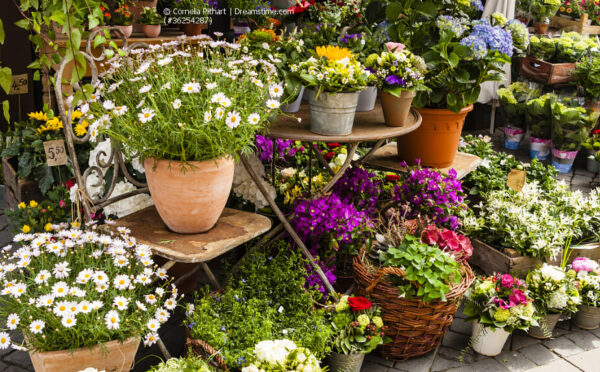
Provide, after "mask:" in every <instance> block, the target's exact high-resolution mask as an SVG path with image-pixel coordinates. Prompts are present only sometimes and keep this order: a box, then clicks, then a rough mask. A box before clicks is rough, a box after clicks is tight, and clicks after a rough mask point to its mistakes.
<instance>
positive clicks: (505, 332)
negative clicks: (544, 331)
mask: <svg viewBox="0 0 600 372" xmlns="http://www.w3.org/2000/svg"><path fill="white" fill-rule="evenodd" d="M465 298H466V304H465V310H464V313H465V315H467V320H469V321H474V322H475V323H474V325H473V334H472V336H471V343H472V347H473V350H475V351H476V352H478V353H480V354H483V355H487V356H495V355H498V354H500V353H501V352H502V348H503V347H504V343H506V340H507V339H508V336H509V335H510V334H511V333H512V332H513V331H514V330H516V329H520V330H524V331H526V330H528V329H529V327H531V326H536V325H538V322H537V319H538V316H537V314H536V311H535V306H534V305H533V300H532V298H531V297H530V294H529V292H528V290H527V286H526V285H525V283H523V281H521V280H520V279H518V278H515V277H513V276H511V275H509V274H496V275H494V276H489V277H478V278H477V279H476V280H475V283H473V285H472V286H471V288H469V290H468V291H467V293H466V295H465Z"/></svg>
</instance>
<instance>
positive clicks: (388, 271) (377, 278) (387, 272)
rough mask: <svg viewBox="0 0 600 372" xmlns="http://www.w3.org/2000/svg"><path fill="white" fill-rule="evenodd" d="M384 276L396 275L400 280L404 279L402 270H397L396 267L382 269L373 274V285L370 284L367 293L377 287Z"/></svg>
mask: <svg viewBox="0 0 600 372" xmlns="http://www.w3.org/2000/svg"><path fill="white" fill-rule="evenodd" d="M386 275H397V276H400V277H402V278H405V277H406V276H405V275H404V270H402V269H399V268H397V267H382V268H381V269H379V270H378V271H377V273H376V274H375V280H373V283H371V285H370V286H368V287H367V289H366V290H367V293H371V291H372V290H373V289H374V288H375V287H376V286H377V284H379V282H380V281H381V279H383V277H384V276H386Z"/></svg>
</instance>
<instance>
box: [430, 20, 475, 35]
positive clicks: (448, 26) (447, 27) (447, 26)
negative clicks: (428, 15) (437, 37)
mask: <svg viewBox="0 0 600 372" xmlns="http://www.w3.org/2000/svg"><path fill="white" fill-rule="evenodd" d="M435 24H436V26H437V27H438V28H439V29H440V31H441V32H443V31H450V32H452V33H453V34H454V35H455V36H456V37H461V36H462V34H464V33H465V31H467V26H465V25H463V24H462V23H461V22H460V20H458V19H456V18H454V17H452V16H446V15H441V16H439V17H438V18H437V20H436V21H435Z"/></svg>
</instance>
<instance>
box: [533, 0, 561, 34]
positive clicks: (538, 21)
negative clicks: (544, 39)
mask: <svg viewBox="0 0 600 372" xmlns="http://www.w3.org/2000/svg"><path fill="white" fill-rule="evenodd" d="M561 5H562V1H561V0H532V1H531V4H530V7H531V8H530V9H531V15H532V16H533V19H534V26H535V32H536V34H545V33H547V32H548V27H549V26H550V18H551V17H553V16H554V15H556V12H557V11H558V10H559V8H560V7H561Z"/></svg>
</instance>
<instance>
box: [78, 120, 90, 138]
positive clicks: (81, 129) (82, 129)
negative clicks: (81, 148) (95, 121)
mask: <svg viewBox="0 0 600 372" xmlns="http://www.w3.org/2000/svg"><path fill="white" fill-rule="evenodd" d="M88 126H89V123H88V122H87V120H84V121H82V122H81V124H77V125H76V126H75V135H77V136H78V137H81V136H85V134H86V133H87V128H88Z"/></svg>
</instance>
